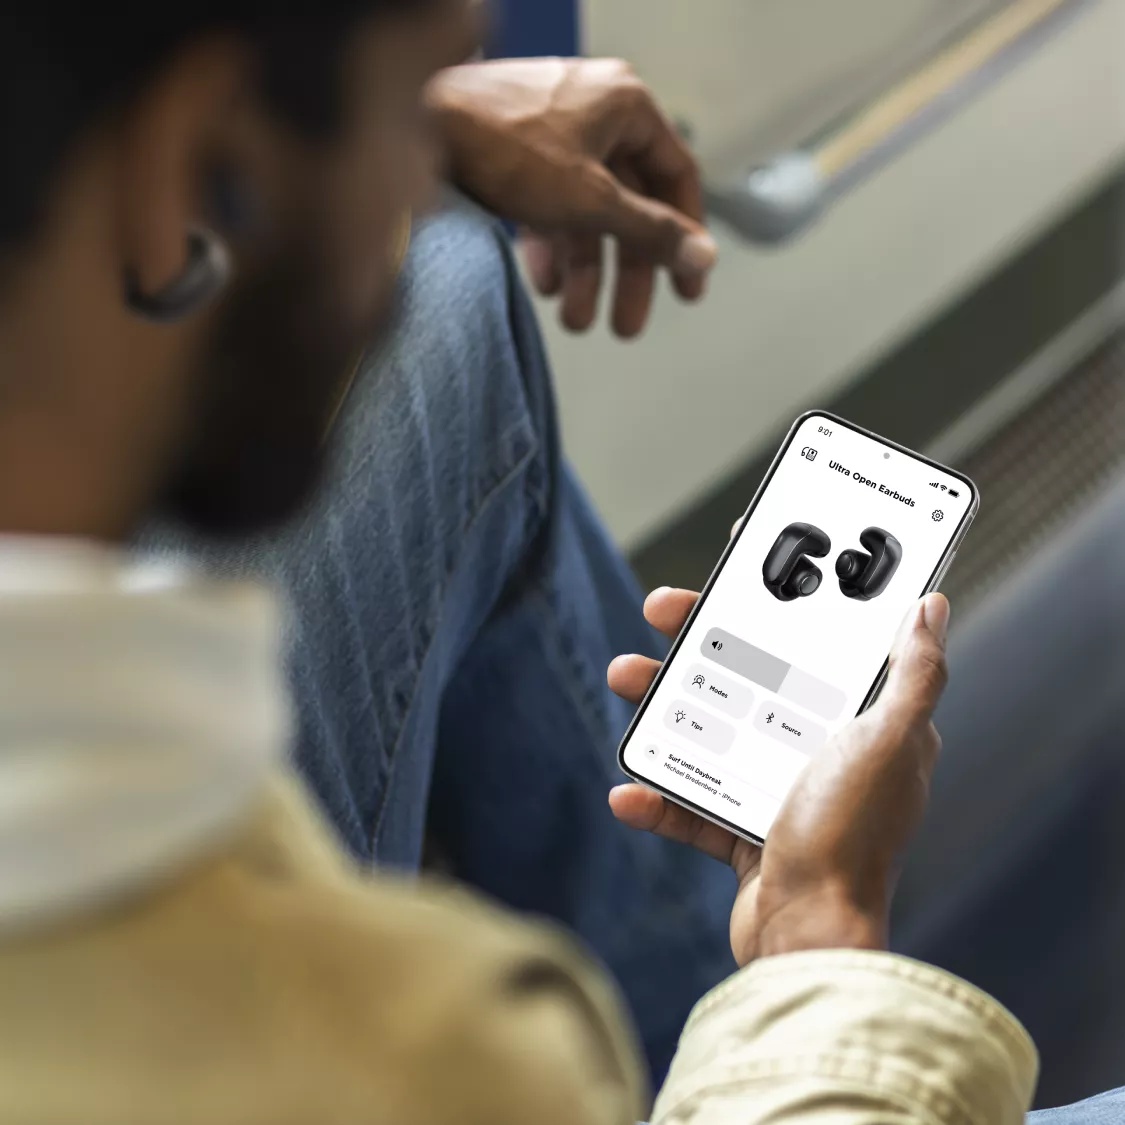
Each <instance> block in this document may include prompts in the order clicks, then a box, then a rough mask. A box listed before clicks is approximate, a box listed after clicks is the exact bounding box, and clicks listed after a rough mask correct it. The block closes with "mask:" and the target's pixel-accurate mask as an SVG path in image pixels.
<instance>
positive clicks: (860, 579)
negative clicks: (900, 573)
mask: <svg viewBox="0 0 1125 1125" xmlns="http://www.w3.org/2000/svg"><path fill="white" fill-rule="evenodd" d="M859 541H860V543H861V544H862V546H863V551H843V552H842V553H841V554H840V557H839V558H838V559H837V560H836V577H837V578H839V579H840V590H841V592H842V593H843V595H844V597H846V598H855V599H857V600H858V601H861V602H869V601H871V599H872V598H877V597H878V596H879V595H880V594H881V593H882V592H883V591H884V590H885V589H886V588H887V586H888V585H889V584H890V581H891V579H892V578H894V576H895V571H896V570H898V564H899V563H900V562H902V544H901V543H900V542H899V541H898V540H897V539H896V538H895V537H894V536H893V535H891V533H890V532H888V531H884V530H883V529H882V528H879V527H869V528H867V529H866V530H865V531H864V532H863V534H862V535H861V536H860V537H859ZM865 551H866V552H867V553H866V554H865V553H864V552H865Z"/></svg>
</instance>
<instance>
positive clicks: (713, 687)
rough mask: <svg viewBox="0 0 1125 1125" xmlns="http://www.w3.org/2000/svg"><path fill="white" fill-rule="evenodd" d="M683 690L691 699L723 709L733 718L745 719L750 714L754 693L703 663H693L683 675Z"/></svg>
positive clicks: (719, 709)
mask: <svg viewBox="0 0 1125 1125" xmlns="http://www.w3.org/2000/svg"><path fill="white" fill-rule="evenodd" d="M684 691H686V692H687V693H688V695H689V696H691V698H692V699H696V700H698V701H699V702H700V703H705V704H706V705H707V706H708V707H714V708H715V709H716V710H718V711H725V712H726V713H727V714H728V715H730V716H732V717H733V718H735V719H745V718H746V716H747V715H749V714H750V707H751V706H752V704H753V702H754V693H753V692H752V691H751V690H750V689H749V688H748V687H747V686H746V685H745V684H740V683H738V682H737V681H736V680H732V679H731V678H730V677H729V676H723V675H720V674H719V673H718V672H715V671H713V670H712V669H711V668H709V667H706V666H705V665H703V664H693V665H692V666H691V667H690V668H689V669H688V671H687V675H686V676H684Z"/></svg>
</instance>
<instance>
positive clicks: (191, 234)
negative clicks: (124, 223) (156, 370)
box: [125, 227, 231, 323]
mask: <svg viewBox="0 0 1125 1125" xmlns="http://www.w3.org/2000/svg"><path fill="white" fill-rule="evenodd" d="M230 270H231V266H230V254H229V253H228V252H227V248H226V244H225V243H224V242H223V240H222V239H221V238H219V236H218V235H217V234H214V233H213V232H212V231H209V230H207V229H206V228H205V227H192V228H191V230H190V231H188V260H187V265H186V266H184V270H183V273H181V274H180V276H179V277H177V278H176V279H175V280H174V281H172V282H170V283H169V284H168V285H166V286H165V287H164V288H163V289H161V290H160V292H159V293H145V292H143V291H142V290H141V287H140V284H139V282H138V281H137V279H136V277H135V276H133V275H132V274H126V276H125V303H126V304H127V305H128V306H129V308H130V309H131V310H132V311H133V312H134V313H135V314H136V315H137V316H139V317H142V318H143V319H145V320H152V321H156V322H157V323H168V322H170V321H175V320H183V319H184V318H185V317H188V316H190V315H191V314H192V313H194V312H198V311H199V310H200V309H201V308H203V307H204V306H205V305H207V304H209V303H210V302H211V301H213V300H214V299H215V298H216V297H217V296H218V295H219V294H220V293H221V292H222V291H223V289H224V288H225V287H226V284H227V281H228V279H229V278H230Z"/></svg>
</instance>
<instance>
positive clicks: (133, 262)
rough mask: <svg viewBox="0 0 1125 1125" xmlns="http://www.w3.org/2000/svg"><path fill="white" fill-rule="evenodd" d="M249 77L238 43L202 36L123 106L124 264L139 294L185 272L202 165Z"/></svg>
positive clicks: (217, 148) (198, 209)
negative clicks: (130, 102) (126, 111)
mask: <svg viewBox="0 0 1125 1125" xmlns="http://www.w3.org/2000/svg"><path fill="white" fill-rule="evenodd" d="M250 80H251V71H250V58H249V54H248V52H247V50H246V49H245V48H244V47H243V45H242V44H240V43H239V42H238V41H237V40H235V39H233V38H228V37H209V38H204V39H200V40H198V41H197V42H195V43H193V44H192V45H190V46H189V47H187V48H185V49H184V50H182V51H180V52H178V53H177V54H176V55H174V56H173V57H172V58H171V60H170V61H169V62H168V63H167V64H166V65H165V66H163V67H162V68H161V69H160V71H159V73H158V74H157V75H156V77H155V78H154V80H153V83H152V84H151V85H150V86H149V87H148V88H147V90H146V91H145V92H144V95H143V96H142V97H138V98H136V99H135V100H134V102H133V104H132V106H131V107H130V109H129V110H128V113H127V115H126V117H125V119H124V121H123V123H122V127H121V141H120V156H119V160H118V182H119V189H118V199H119V208H120V211H119V214H120V220H119V224H120V231H121V253H122V259H123V260H122V270H123V274H128V275H130V276H132V277H133V278H134V280H135V282H136V284H137V286H138V288H139V289H140V290H141V292H143V293H158V292H160V291H161V290H163V289H164V288H165V287H166V286H168V285H169V283H171V282H173V281H175V280H176V279H177V278H178V277H179V276H180V275H181V273H182V272H183V270H184V268H185V266H186V264H187V258H188V235H189V230H190V228H191V226H192V225H193V224H194V223H197V222H199V221H200V219H201V217H202V213H203V192H204V185H205V181H206V177H207V174H208V171H209V169H210V168H211V167H212V166H213V164H214V162H215V160H216V158H217V154H218V153H219V152H221V151H222V148H223V138H224V131H225V130H226V129H227V127H228V125H227V123H228V122H229V120H230V118H231V115H232V110H233V108H234V107H235V105H236V104H237V103H238V101H239V99H240V97H242V96H243V95H244V94H245V92H246V91H247V90H248V89H249V86H250Z"/></svg>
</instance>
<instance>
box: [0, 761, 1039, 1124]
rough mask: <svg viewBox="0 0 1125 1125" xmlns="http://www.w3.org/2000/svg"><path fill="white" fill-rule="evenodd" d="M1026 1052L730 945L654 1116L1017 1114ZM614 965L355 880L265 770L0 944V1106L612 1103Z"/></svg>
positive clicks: (631, 1088)
mask: <svg viewBox="0 0 1125 1125" xmlns="http://www.w3.org/2000/svg"><path fill="white" fill-rule="evenodd" d="M1035 1067H1036V1063H1035V1055H1034V1051H1033V1048H1032V1046H1031V1044H1030V1042H1029V1041H1028V1039H1027V1037H1026V1035H1025V1033H1024V1032H1023V1031H1022V1030H1021V1029H1020V1028H1019V1026H1018V1025H1017V1024H1016V1023H1015V1022H1014V1021H1013V1020H1012V1019H1011V1017H1009V1016H1008V1015H1007V1014H1006V1013H1005V1012H1003V1011H1002V1010H1001V1009H1000V1008H999V1007H998V1006H997V1005H996V1004H995V1003H993V1002H992V1001H991V1000H989V999H988V998H987V997H985V996H983V995H982V994H980V993H978V992H976V991H975V990H974V989H972V988H970V987H969V986H967V985H965V984H963V983H961V982H959V981H957V980H955V979H953V978H951V977H949V976H946V975H945V974H942V973H939V972H936V971H934V970H932V969H928V968H924V967H922V966H920V965H916V964H913V963H911V962H907V961H903V960H901V959H898V958H894V957H891V956H889V955H878V954H868V953H828V954H802V955H795V956H790V957H780V958H774V959H771V960H767V961H764V962H761V963H759V964H757V965H754V966H752V967H751V968H749V969H747V970H744V971H743V972H742V973H740V974H739V975H738V976H736V977H735V978H733V979H732V980H730V981H729V982H727V984H725V985H723V986H722V987H721V988H719V989H717V990H716V991H715V992H714V993H712V994H711V995H710V996H708V997H707V998H706V999H704V1000H703V1001H702V1002H701V1003H700V1005H699V1006H698V1008H697V1010H696V1012H695V1014H694V1015H693V1016H692V1019H691V1021H690V1023H689V1025H688V1027H687V1030H686V1032H685V1034H684V1037H683V1040H682V1043H681V1046H680V1051H679V1054H678V1056H677V1059H676V1062H675V1064H674V1066H673V1070H672V1074H671V1077H670V1079H669V1082H668V1084H667V1086H666V1087H665V1089H664V1090H663V1091H662V1092H661V1094H660V1096H659V1098H658V1101H657V1105H656V1110H655V1115H654V1117H653V1121H654V1122H656V1123H659V1125H673V1123H676V1125H680V1123H683V1125H688V1123H692V1125H735V1123H737V1125H751V1123H753V1122H766V1121H768V1122H770V1123H772V1125H777V1123H783V1122H800V1123H802V1125H806V1123H808V1125H812V1123H816V1125H828V1123H832V1125H845V1123H851V1122H855V1123H856V1125H858V1123H860V1122H863V1123H865V1125H869V1123H872V1122H882V1123H891V1122H903V1123H905V1122H918V1123H925V1125H935V1123H946V1122H948V1123H950V1125H952V1123H954V1122H957V1123H961V1122H980V1123H982V1125H984V1123H988V1125H1006V1123H1011V1125H1016V1123H1017V1122H1020V1121H1022V1118H1023V1113H1024V1111H1025V1109H1026V1108H1027V1106H1028V1103H1029V1101H1030V1098H1031V1093H1032V1087H1033V1083H1034V1077H1035ZM639 1073H640V1072H639V1068H638V1065H637V1062H636V1054H635V1049H634V1043H633V1041H632V1038H631V1036H630V1034H629V1033H628V1031H627V1030H626V1028H625V1026H624V1024H623V1022H622V1020H621V1016H620V1011H619V1007H618V1004H617V1001H616V998H615V997H614V995H613V992H612V990H611V988H610V987H609V986H608V985H607V983H606V982H605V981H604V980H602V979H600V977H599V975H598V974H597V973H596V972H595V971H593V970H592V969H591V968H590V966H589V965H587V964H586V963H585V962H584V960H583V959H582V957H581V956H580V955H579V954H578V953H577V952H576V951H575V949H574V948H573V947H572V946H571V945H570V944H569V943H568V942H567V941H566V940H565V939H564V938H562V937H561V936H559V935H558V934H557V933H554V932H552V931H550V930H548V929H545V928H542V927H534V926H528V925H524V924H520V923H517V922H515V921H513V920H511V919H509V918H507V917H505V916H504V915H503V914H501V913H498V912H496V911H494V910H492V909H490V908H489V907H487V906H485V905H483V904H481V903H480V902H478V901H476V900H475V899H474V898H472V897H471V896H469V895H467V894H464V893H459V892H455V891H450V890H445V889H438V888H428V889H419V888H418V887H415V886H411V885H407V884H400V883H397V882H392V881H390V880H385V879H378V880H370V879H367V878H364V877H362V876H361V874H360V873H359V872H357V871H356V870H354V869H353V868H352V867H351V866H350V865H349V864H348V862H346V861H345V860H344V858H343V857H342V855H341V854H340V853H339V851H338V850H337V849H336V848H335V846H334V844H333V843H332V842H331V840H330V838H329V836H328V835H327V833H326V832H325V830H324V829H323V828H322V826H321V825H320V824H319V823H318V821H317V819H316V817H315V815H314V814H313V813H312V811H311V809H310V807H309V805H308V803H307V802H306V800H305V797H304V795H303V793H302V792H301V790H300V788H299V787H298V786H297V785H296V783H294V782H292V781H291V780H289V779H288V778H281V779H279V780H277V781H276V782H275V783H274V784H273V786H272V787H271V791H270V793H269V796H268V798H267V799H266V800H265V802H264V803H263V804H262V805H261V806H260V807H259V809H258V810H257V812H256V814H255V815H254V817H253V818H252V819H251V820H250V821H249V822H247V823H246V824H245V825H244V827H243V828H242V829H241V830H240V831H239V832H238V833H237V834H236V835H235V836H234V838H232V839H230V840H229V841H228V842H227V843H226V844H225V845H224V846H223V847H222V849H221V850H220V851H218V852H217V853H216V854H214V855H213V856H212V858H210V859H208V860H207V861H206V862H202V863H197V865H196V866H194V867H193V868H192V869H191V870H188V871H186V872H183V873H180V874H177V875H175V876H174V877H171V878H169V879H168V881H167V882H166V883H165V884H164V885H162V886H161V887H159V889H157V890H155V891H153V890H149V891H146V892H144V893H143V894H141V895H140V896H139V897H133V898H131V899H128V898H127V899H126V900H124V901H121V902H119V903H118V904H117V905H115V906H111V907H105V908H102V909H101V910H99V911H98V912H97V913H96V914H94V915H87V916H85V917H84V918H82V919H80V920H71V921H67V922H64V923H61V924H57V925H54V926H48V927H47V928H45V929H42V928H37V929H35V930H34V931H31V932H27V933H24V934H22V935H20V936H17V937H13V938H9V939H8V940H7V941H5V942H4V943H3V944H0V1123H3V1125H47V1123H50V1125H59V1123H76V1125H77V1123H79V1122H81V1123H82V1125H171V1123H173V1122H174V1123H176V1125H181V1123H182V1125H366V1123H372V1125H374V1123H380V1125H392V1123H393V1125H509V1123H510V1125H564V1123H565V1125H611V1123H612V1125H630V1123H632V1122H634V1121H637V1120H639V1119H640V1117H641V1116H642V1115H643V1114H644V1112H645V1110H646V1103H645V1094H644V1091H643V1089H642V1085H641V1080H640V1078H639Z"/></svg>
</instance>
